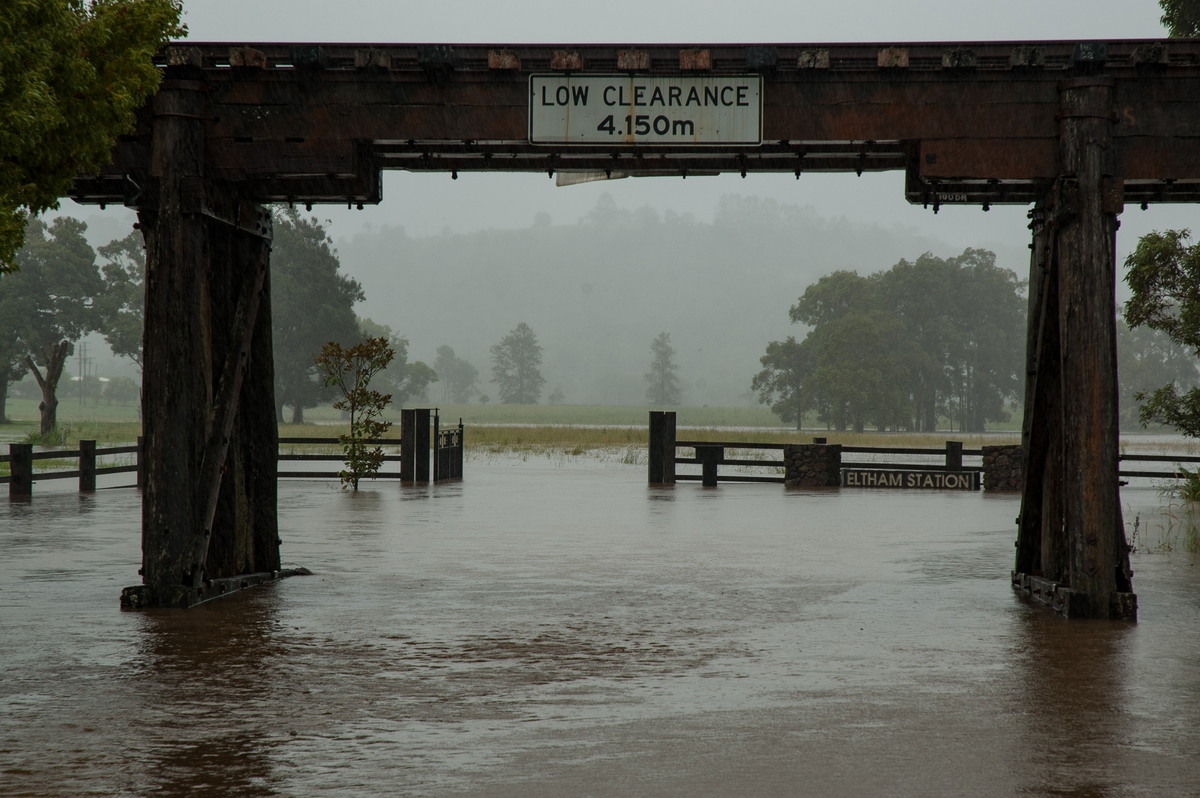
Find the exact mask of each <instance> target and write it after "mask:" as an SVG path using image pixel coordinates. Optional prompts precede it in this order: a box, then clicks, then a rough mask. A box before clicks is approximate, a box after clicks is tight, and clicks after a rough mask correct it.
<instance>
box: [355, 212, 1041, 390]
mask: <svg viewBox="0 0 1200 798" xmlns="http://www.w3.org/2000/svg"><path fill="white" fill-rule="evenodd" d="M1022 244H1023V242H1022ZM338 248H339V254H340V256H341V261H342V267H343V269H344V270H345V271H346V272H348V273H349V274H351V275H352V276H354V277H355V278H357V279H358V280H360V281H361V282H362V284H363V287H364V289H365V291H366V301H365V302H364V303H362V304H361V305H360V306H359V307H358V308H357V310H358V312H359V314H360V315H365V316H369V317H370V318H371V319H373V320H375V321H376V322H380V323H382V324H386V325H388V326H389V327H391V328H392V329H393V330H394V331H395V332H396V333H397V334H399V335H402V336H404V337H406V338H408V339H409V341H410V344H411V345H410V347H409V355H410V358H412V359H419V360H425V361H426V362H429V363H432V362H433V359H434V351H435V349H436V348H437V347H438V346H439V345H442V344H448V345H450V346H451V347H453V348H454V350H455V353H456V354H457V355H458V356H459V357H461V358H464V359H466V360H468V361H470V362H471V363H472V364H473V365H475V367H476V368H478V369H479V371H480V374H481V377H482V380H484V381H486V380H487V379H488V378H489V377H490V370H491V362H490V356H489V351H488V350H489V347H491V346H492V345H493V344H495V343H496V342H497V341H499V340H500V338H501V337H503V336H504V335H505V334H506V333H508V332H509V331H511V330H512V329H513V327H515V326H516V325H517V324H518V323H520V322H522V321H524V322H526V323H528V324H529V325H530V326H531V327H532V328H533V330H534V332H535V333H536V334H537V336H538V339H539V341H540V343H541V345H542V347H543V367H542V373H543V375H544V376H545V378H546V390H545V392H544V394H543V401H545V397H546V396H547V395H549V393H550V392H551V391H553V390H554V389H555V388H560V389H561V390H562V391H563V393H564V394H565V397H566V401H567V402H569V403H594V404H641V403H642V402H643V401H644V397H645V388H646V386H645V382H644V380H643V378H642V375H643V374H644V373H645V371H646V370H647V368H648V367H649V363H650V342H651V341H652V340H653V339H654V337H655V336H656V335H657V334H658V333H660V332H667V333H669V334H670V336H671V343H672V345H673V346H674V347H675V349H676V351H677V355H676V361H677V363H678V366H679V376H680V378H681V382H682V385H683V386H684V402H685V404H695V405H700V404H708V405H733V404H750V403H753V401H754V399H753V397H752V395H751V393H750V387H749V386H750V379H751V377H752V376H753V375H754V373H755V372H756V371H758V369H759V362H758V359H759V357H761V356H762V354H763V350H764V348H765V346H766V344H767V342H768V341H770V340H775V339H780V338H784V337H786V336H787V335H797V336H801V335H803V330H801V329H799V328H796V327H793V326H791V325H789V323H788V316H787V311H788V307H789V306H790V305H791V304H792V303H793V302H795V301H796V298H797V297H799V296H800V294H802V293H803V292H804V289H805V288H806V287H807V286H808V285H810V284H811V283H813V282H815V281H816V280H817V279H818V278H820V277H821V276H822V275H824V274H827V273H828V272H830V271H832V270H834V269H842V268H848V269H854V270H856V271H859V272H860V273H863V274H867V273H871V272H875V271H879V270H882V269H887V268H888V267H890V266H892V265H893V264H895V263H896V262H897V261H898V260H900V259H901V258H907V259H909V260H912V259H915V258H916V257H917V256H918V255H920V254H922V253H923V252H926V251H930V252H933V253H934V254H937V255H940V256H949V255H955V254H958V251H953V252H952V251H949V248H948V247H947V246H946V245H944V244H941V243H940V242H938V241H937V240H935V239H931V238H929V237H927V236H922V235H919V234H918V233H916V232H915V231H912V230H903V229H884V228H882V227H880V226H877V225H872V224H862V223H851V222H848V221H846V220H845V219H826V218H822V217H821V216H819V215H818V213H817V212H816V211H815V210H814V209H813V208H811V207H803V208H801V207H797V206H792V205H785V204H782V203H779V202H776V201H774V200H769V199H761V198H756V197H743V196H726V197H724V198H723V199H722V200H721V202H720V204H719V207H718V209H717V211H716V213H715V215H714V218H713V221H712V222H701V221H697V220H696V219H695V218H693V217H692V216H690V215H679V214H676V213H674V212H672V211H665V212H661V213H660V212H659V211H656V210H654V209H651V208H648V207H643V208H639V209H636V210H628V209H623V208H620V207H617V206H616V204H615V203H614V202H613V200H612V199H611V197H609V196H608V195H604V196H603V197H602V198H601V200H600V202H598V203H597V205H596V207H595V208H594V209H593V210H592V211H590V212H589V213H588V214H586V215H585V216H584V218H582V219H581V220H580V221H579V223H578V224H574V225H550V224H549V220H548V218H546V217H545V216H542V217H540V218H539V220H538V221H537V222H535V224H534V225H533V226H532V227H529V228H526V229H519V230H489V231H482V232H476V233H470V234H459V235H454V234H446V235H442V236H433V237H426V238H409V237H408V236H407V235H406V234H405V232H404V230H403V228H395V227H389V228H384V229H382V230H377V231H371V232H366V233H360V234H359V235H357V236H355V237H354V238H353V239H350V240H343V241H340V242H339V245H338ZM997 254H998V256H999V258H998V260H999V263H1000V264H1001V265H1004V266H1006V267H1007V268H1011V269H1014V271H1017V273H1018V274H1020V275H1022V276H1023V275H1024V271H1025V269H1026V268H1027V267H1026V265H1025V263H1022V262H1019V261H1016V260H1015V259H1016V258H1019V257H1022V256H1023V255H1024V246H1023V245H1022V246H1019V247H1014V248H1013V250H1012V251H1011V252H1007V253H997ZM480 392H481V393H485V394H488V395H490V396H492V397H493V399H494V398H495V396H496V390H495V386H494V385H493V384H486V383H485V384H483V385H481V386H480ZM431 394H432V395H431V398H432V399H434V400H435V401H436V400H437V399H438V398H439V396H440V394H439V393H438V390H437V386H436V385H435V386H434V387H433V388H432V390H431Z"/></svg>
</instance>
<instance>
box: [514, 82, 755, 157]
mask: <svg viewBox="0 0 1200 798" xmlns="http://www.w3.org/2000/svg"><path fill="white" fill-rule="evenodd" d="M529 141H530V143H531V144H605V145H612V144H650V145H654V144H761V143H762V77H761V76H759V75H720V76H716V75H705V76H691V75H678V76H671V77H647V76H644V75H532V76H530V78H529Z"/></svg>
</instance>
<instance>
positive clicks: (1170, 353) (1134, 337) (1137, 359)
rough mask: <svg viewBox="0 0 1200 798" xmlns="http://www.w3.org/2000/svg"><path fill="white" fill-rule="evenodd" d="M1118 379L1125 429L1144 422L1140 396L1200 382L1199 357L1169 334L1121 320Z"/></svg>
mask: <svg viewBox="0 0 1200 798" xmlns="http://www.w3.org/2000/svg"><path fill="white" fill-rule="evenodd" d="M1117 383H1118V393H1119V399H1120V402H1119V404H1120V423H1121V428H1122V429H1133V428H1135V427H1138V426H1140V425H1141V424H1142V419H1141V408H1140V407H1139V406H1138V402H1139V399H1138V396H1139V395H1143V396H1144V395H1145V394H1146V393H1147V392H1148V391H1152V390H1153V389H1154V388H1156V387H1159V386H1164V385H1170V384H1174V385H1175V386H1176V387H1177V388H1184V389H1187V388H1194V387H1197V386H1198V385H1200V371H1197V361H1196V357H1195V355H1194V354H1193V353H1192V352H1189V351H1188V350H1187V349H1186V348H1185V347H1183V346H1181V345H1180V344H1179V343H1177V342H1176V341H1173V340H1172V339H1171V337H1170V336H1169V335H1167V334H1166V333H1164V332H1162V331H1160V330H1154V329H1151V328H1150V327H1147V326H1145V325H1143V326H1141V327H1130V326H1129V325H1128V324H1126V323H1125V320H1124V318H1123V317H1122V318H1118V320H1117Z"/></svg>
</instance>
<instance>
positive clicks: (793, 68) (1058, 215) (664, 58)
mask: <svg viewBox="0 0 1200 798" xmlns="http://www.w3.org/2000/svg"><path fill="white" fill-rule="evenodd" d="M157 63H158V65H159V66H160V67H161V69H162V71H163V81H162V84H161V86H160V88H159V90H158V92H157V94H156V95H155V96H154V97H153V98H152V100H151V101H150V102H149V103H148V104H147V105H146V107H145V108H144V109H143V110H142V112H141V113H140V116H139V121H138V125H137V128H136V130H134V131H133V132H131V133H130V134H129V135H127V136H124V137H122V138H121V140H120V141H119V142H118V143H117V144H116V146H115V148H114V150H113V155H112V162H111V164H110V165H109V166H108V167H106V168H105V169H104V170H102V171H101V173H100V174H95V175H80V176H79V178H78V179H77V181H76V184H75V189H74V191H73V193H72V197H73V198H74V199H76V200H78V201H80V202H85V203H99V204H105V203H114V204H116V203H122V204H125V205H127V206H131V207H134V208H136V209H137V212H138V218H139V224H140V227H141V230H142V233H143V235H144V237H145V241H146V249H147V263H148V274H147V296H146V330H147V334H146V337H145V353H144V358H145V361H144V362H145V368H144V375H145V386H144V391H143V395H144V399H143V420H144V426H145V437H146V448H147V455H148V468H147V471H146V492H145V498H144V509H143V519H142V523H143V531H142V534H143V581H144V585H143V591H142V594H143V598H144V599H146V600H148V601H150V602H151V603H154V604H159V605H167V606H181V605H182V606H187V605H188V604H190V603H192V602H193V601H194V599H195V596H196V595H197V591H202V589H203V586H204V584H205V583H206V582H207V581H211V580H214V579H225V578H228V577H231V576H235V575H237V574H239V573H250V572H264V571H274V570H278V568H279V547H278V528H277V521H276V510H275V493H274V491H275V461H274V457H275V451H276V446H275V436H276V432H275V424H274V401H273V398H272V397H273V375H272V369H271V365H270V363H271V333H270V330H271V325H270V315H271V313H270V306H269V296H270V293H269V290H268V287H269V253H270V236H271V229H270V216H269V214H268V212H267V211H266V210H265V209H264V207H263V205H264V204H266V203H276V202H289V203H301V204H305V205H312V204H319V203H347V204H350V205H361V204H366V203H378V202H380V201H381V200H382V196H381V190H380V183H381V177H380V176H381V172H382V170H385V169H396V170H409V171H414V172H419V171H441V172H450V173H456V172H466V171H497V172H525V171H529V172H543V173H547V174H551V175H553V174H557V173H573V172H590V173H597V174H603V175H607V176H612V175H616V174H633V175H663V176H687V175H694V174H711V173H719V172H734V173H741V174H748V173H758V172H784V173H795V174H797V175H799V174H801V173H805V172H853V173H862V172H868V171H883V170H903V171H904V172H905V175H906V182H905V195H906V198H907V200H908V201H909V202H913V203H922V204H925V205H928V206H930V207H932V208H933V209H934V210H936V209H937V208H938V207H939V206H940V205H948V204H963V203H966V204H975V205H982V206H984V207H987V206H989V205H997V204H1006V203H1007V204H1022V205H1027V204H1031V205H1032V206H1033V209H1032V212H1031V214H1030V216H1031V219H1032V224H1031V229H1032V239H1033V245H1032V258H1031V263H1030V315H1029V318H1030V325H1029V337H1028V346H1027V352H1028V356H1027V362H1028V368H1027V377H1028V378H1027V390H1026V402H1025V407H1026V413H1025V429H1024V452H1025V454H1024V457H1025V464H1024V465H1025V474H1026V483H1025V489H1024V494H1023V499H1022V508H1021V515H1020V520H1019V526H1018V531H1017V556H1016V564H1015V569H1014V570H1015V573H1016V574H1018V575H1019V576H1023V577H1028V578H1030V579H1034V580H1040V581H1039V583H1044V584H1046V585H1053V586H1054V588H1055V590H1057V591H1059V593H1058V599H1057V601H1058V603H1059V604H1060V606H1063V607H1065V608H1066V609H1068V610H1069V614H1071V615H1075V616H1084V617H1133V616H1134V615H1135V613H1136V598H1135V596H1134V594H1133V588H1132V583H1131V577H1130V571H1129V564H1128V552H1127V547H1126V541H1125V539H1124V532H1123V524H1122V520H1121V507H1120V502H1119V498H1118V485H1117V479H1116V474H1117V471H1118V439H1117V399H1116V396H1117V392H1116V366H1115V362H1116V359H1115V348H1116V344H1115V340H1116V334H1115V320H1114V307H1115V284H1116V264H1115V236H1116V229H1117V226H1118V222H1117V218H1118V215H1119V214H1120V213H1121V211H1122V209H1123V207H1124V206H1125V205H1126V204H1127V203H1135V204H1142V203H1152V202H1153V203H1158V202H1195V201H1197V200H1198V199H1200V41H1189V40H1171V41H1148V40H1138V41H1104V42H987V43H981V42H968V43H916V44H895V43H885V44H839V45H828V46H826V45H817V44H773V45H762V44H757V45H729V44H726V45H692V44H689V45H634V46H619V45H579V46H572V45H564V46H559V45H508V46H486V45H442V44H370V45H369V44H362V45H343V44H336V45H328V44H307V43H306V44H248V43H232V44H230V43H210V44H194V43H187V42H185V43H177V44H173V45H171V46H168V47H166V48H164V50H163V51H162V52H161V53H160V54H159V55H158V56H157Z"/></svg>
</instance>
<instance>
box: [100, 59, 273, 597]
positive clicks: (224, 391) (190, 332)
mask: <svg viewBox="0 0 1200 798" xmlns="http://www.w3.org/2000/svg"><path fill="white" fill-rule="evenodd" d="M180 52H182V53H183V54H184V55H185V56H186V52H187V51H185V50H181V51H180ZM181 60H182V61H183V62H182V63H177V64H175V63H173V64H172V65H170V66H168V67H167V69H166V75H165V79H164V80H163V83H162V87H161V88H160V90H159V92H158V94H157V95H156V96H155V97H154V100H153V115H152V118H153V135H152V136H151V139H150V156H149V163H148V169H147V171H146V173H145V174H137V175H136V176H134V177H131V178H130V179H131V181H132V182H133V183H134V184H135V185H137V186H138V187H139V191H140V192H141V196H140V197H139V198H138V200H137V205H138V219H139V224H140V227H141V230H142V234H143V236H144V237H145V241H146V264H147V266H146V321H145V323H146V330H147V331H148V332H147V335H146V336H145V341H144V353H143V358H144V367H143V374H144V377H143V387H142V418H143V427H144V436H145V453H146V458H145V463H146V465H145V468H146V483H145V488H146V490H145V495H144V498H143V504H142V579H143V584H142V585H141V586H139V587H136V588H129V589H127V590H126V592H125V593H124V594H123V595H122V603H123V604H124V605H126V606H185V607H186V606H189V605H191V604H195V603H197V602H199V601H202V600H204V599H205V598H206V597H207V593H208V592H209V591H208V587H210V586H211V585H212V584H213V583H214V582H215V581H216V580H228V579H229V578H232V577H237V576H238V575H241V574H251V573H273V572H277V571H279V567H280V556H279V534H278V526H277V520H276V506H275V505H276V482H275V480H276V467H275V457H276V452H277V449H278V444H277V438H278V431H277V427H276V422H275V409H274V368H273V362H272V351H271V311H270V286H269V282H268V279H267V270H268V259H269V254H270V235H271V224H270V217H269V215H268V213H267V212H266V211H265V209H263V208H262V207H261V206H259V205H257V204H255V203H253V202H251V201H249V200H248V199H247V198H246V197H245V196H243V193H242V192H241V191H240V190H239V189H238V187H237V186H235V185H230V184H225V183H221V182H218V181H216V180H213V179H211V178H210V177H208V171H209V170H208V165H207V164H206V162H205V156H206V132H207V124H208V119H209V117H210V116H211V113H210V110H209V108H208V103H209V87H208V85H207V84H206V83H205V82H204V80H203V75H202V74H200V72H199V70H196V69H195V68H194V67H193V66H192V65H191V64H189V63H187V60H186V57H185V58H183V59H181Z"/></svg>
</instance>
